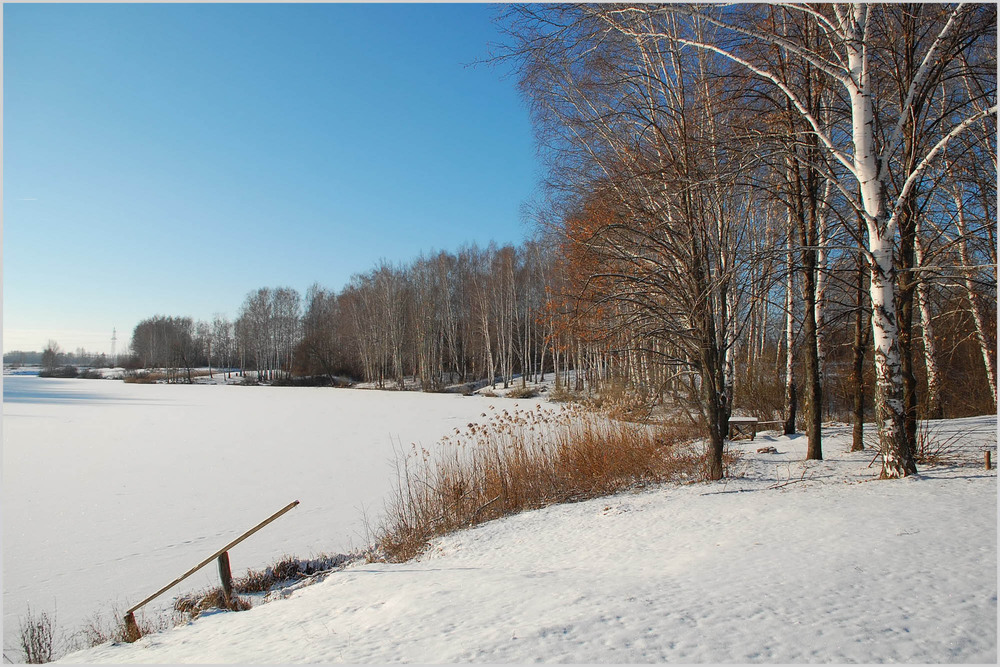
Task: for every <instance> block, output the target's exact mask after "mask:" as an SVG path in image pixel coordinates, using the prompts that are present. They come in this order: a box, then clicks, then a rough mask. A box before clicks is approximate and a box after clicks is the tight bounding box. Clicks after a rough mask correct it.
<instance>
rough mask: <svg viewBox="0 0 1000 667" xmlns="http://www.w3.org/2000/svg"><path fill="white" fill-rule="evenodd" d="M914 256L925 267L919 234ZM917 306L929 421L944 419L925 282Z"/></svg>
mask: <svg viewBox="0 0 1000 667" xmlns="http://www.w3.org/2000/svg"><path fill="white" fill-rule="evenodd" d="M914 241H915V242H914V254H915V257H916V260H917V266H920V267H923V266H924V249H923V242H922V241H921V240H920V236H919V234H918V235H917V236H916V237H915V239H914ZM917 306H918V307H919V309H920V329H921V331H922V332H923V342H924V368H925V369H926V371H927V415H926V418H927V419H943V418H944V406H943V405H942V403H941V371H940V370H939V369H938V365H937V350H936V343H935V341H934V325H933V321H932V319H931V307H930V301H929V299H928V298H927V285H926V283H925V282H924V281H923V280H918V281H917Z"/></svg>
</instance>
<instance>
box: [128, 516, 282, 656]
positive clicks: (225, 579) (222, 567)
mask: <svg viewBox="0 0 1000 667" xmlns="http://www.w3.org/2000/svg"><path fill="white" fill-rule="evenodd" d="M298 504H299V501H297V500H296V501H295V502H291V503H289V504H287V505H285V506H284V507H283V508H282V509H280V510H278V511H277V512H275V513H274V514H272V515H271V516H269V517H267V518H266V519H264V520H263V521H261V522H260V523H258V524H257V525H256V526H254V527H253V528H251V529H250V530H248V531H247V532H245V533H243V534H242V535H240V536H239V537H237V538H236V539H235V540H233V541H232V542H230V543H229V544H227V545H226V546H224V547H222V548H221V549H219V550H218V551H216V552H215V553H214V554H212V555H211V556H209V557H208V558H206V559H205V560H203V561H201V562H200V563H198V564H197V565H195V566H194V567H192V568H191V569H190V570H188V571H187V572H185V573H184V574H182V575H181V576H179V577H177V578H176V579H174V580H173V581H171V582H170V583H169V584H167V585H166V586H164V587H163V588H161V589H160V590H158V591H156V592H155V593H153V594H152V595H150V596H149V597H147V598H146V599H145V600H143V601H142V602H140V603H139V604H135V605H132V606H131V607H130V608H129V609H128V610H127V611H126V612H125V618H124V619H123V620H124V621H125V637H126V639H127V641H130V642H134V641H136V640H137V639H139V638H140V637H142V633H141V632H140V631H139V625H138V624H137V623H136V622H135V611H136V610H137V609H139V607H142V606H143V605H145V604H146V603H148V602H150V601H152V600H154V599H156V598H157V597H159V596H160V595H162V594H163V593H165V592H166V591H168V590H170V589H171V588H173V587H174V586H176V585H177V584H179V583H181V582H182V581H184V580H185V579H187V578H188V577H190V576H191V575H192V574H194V573H195V572H197V571H198V570H200V569H201V568H203V567H205V566H206V565H208V564H209V563H211V562H212V561H213V560H217V561H218V563H219V578H220V579H221V580H222V592H223V594H224V595H225V598H226V604H229V600H230V597H231V596H232V594H233V573H232V571H231V570H230V569H229V550H230V549H232V548H233V547H235V546H236V545H237V544H239V543H240V542H242V541H243V540H245V539H247V538H248V537H250V536H251V535H253V534H254V533H256V532H257V531H258V530H260V529H261V528H263V527H264V526H266V525H267V524H269V523H271V522H272V521H274V520H275V519H277V518H278V517H280V516H281V515H283V514H285V513H286V512H288V511H289V510H291V509H292V508H293V507H295V506H296V505H298Z"/></svg>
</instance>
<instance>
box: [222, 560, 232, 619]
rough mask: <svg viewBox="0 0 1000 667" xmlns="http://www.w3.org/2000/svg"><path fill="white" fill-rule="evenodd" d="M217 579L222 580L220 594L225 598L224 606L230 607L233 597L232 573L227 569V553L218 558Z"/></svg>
mask: <svg viewBox="0 0 1000 667" xmlns="http://www.w3.org/2000/svg"><path fill="white" fill-rule="evenodd" d="M219 578H220V579H222V594H223V595H225V596H226V606H227V607H229V606H230V600H231V599H232V597H233V572H232V570H230V569H229V552H228V551H225V552H223V553H222V555H221V556H219Z"/></svg>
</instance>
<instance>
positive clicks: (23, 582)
mask: <svg viewBox="0 0 1000 667" xmlns="http://www.w3.org/2000/svg"><path fill="white" fill-rule="evenodd" d="M537 402H538V401H537V400H534V401H533V400H521V401H517V404H518V405H520V406H522V407H533V406H534V404H535V403H537ZM514 403H515V402H514V401H511V400H505V399H496V398H494V399H486V398H480V397H463V396H460V395H457V394H450V395H439V394H422V393H417V392H382V391H360V390H349V389H332V388H300V387H240V386H211V385H163V384H150V385H136V384H125V383H123V382H120V381H114V380H82V379H49V378H38V377H17V376H5V377H4V403H3V423H2V427H3V509H2V513H3V612H4V613H3V628H4V649H5V651H7V650H10V653H11V654H16V653H18V650H17V645H18V643H17V633H18V625H19V620H20V619H21V618H22V617H24V615H25V612H26V610H27V608H28V605H29V604H30V607H31V610H32V612H33V613H34V614H38V613H41V612H45V613H47V614H48V615H49V616H50V617H51V616H53V615H54V616H55V618H56V622H57V624H58V626H59V627H60V629H61V630H60V636H61V637H62V638H64V639H65V638H68V636H69V635H71V634H72V633H74V632H76V631H78V630H79V629H81V627H82V626H84V625H85V624H86V623H88V622H89V621H90V620H91V619H92V617H93V615H94V614H95V613H98V612H99V613H102V614H103V615H104V616H105V618H108V617H109V616H110V613H111V612H112V611H113V610H115V609H117V610H118V611H119V612H121V611H124V610H125V609H126V608H128V607H129V606H130V605H132V604H134V603H137V602H139V601H140V600H142V599H143V598H144V597H146V596H147V595H149V594H151V593H153V592H155V591H156V590H157V589H158V588H160V587H161V586H164V585H166V584H167V583H169V582H171V581H172V580H174V579H175V578H177V577H178V576H180V575H181V574H183V573H184V572H186V571H187V570H188V569H190V568H191V567H193V566H194V565H196V564H197V563H199V562H200V561H202V560H203V559H205V558H206V557H208V556H210V555H211V554H212V553H213V552H215V551H216V550H217V549H220V548H222V547H223V546H225V545H226V544H227V543H228V542H230V541H231V540H233V539H235V538H236V537H238V536H239V535H240V534H241V533H243V532H244V531H246V530H248V529H250V528H251V527H253V526H254V525H256V524H257V523H258V522H260V521H262V520H263V519H265V518H266V517H268V516H269V515H271V514H272V513H274V512H276V511H277V510H279V509H281V508H282V507H284V506H285V505H286V504H288V503H289V502H291V501H293V500H299V501H300V502H301V504H300V505H299V506H298V507H296V508H295V509H293V510H292V511H291V512H289V513H288V514H286V515H284V516H283V517H281V518H280V519H278V520H277V521H275V522H274V523H272V524H270V525H269V526H267V527H265V528H264V529H262V530H261V531H260V532H259V533H257V534H255V535H253V536H252V537H250V538H249V539H248V540H247V541H245V542H243V543H241V544H240V545H238V546H236V547H235V548H233V549H232V550H231V551H230V554H229V555H230V560H231V563H232V568H233V574H234V576H237V577H238V576H240V575H241V574H242V573H243V572H245V571H246V569H247V568H254V569H263V568H265V567H266V566H268V565H270V564H271V563H272V562H274V561H275V560H276V559H278V558H280V557H282V556H283V555H292V556H299V557H302V558H307V557H311V556H315V555H319V554H323V553H331V554H332V553H345V552H348V551H351V550H355V549H360V548H361V547H363V546H365V545H366V544H367V540H368V537H367V535H366V531H365V518H364V517H365V515H367V517H368V520H369V521H370V522H371V523H372V524H376V523H377V521H378V518H379V516H380V515H381V514H382V510H383V502H384V500H385V499H386V497H387V495H388V494H389V493H390V491H391V490H392V488H393V487H394V485H395V483H396V472H395V466H394V459H395V452H396V451H397V450H399V449H400V448H402V449H403V450H405V451H409V450H410V446H411V443H418V444H420V445H422V446H424V447H427V448H428V449H433V446H434V445H435V443H437V442H438V440H439V439H440V438H441V437H442V436H444V435H446V434H449V433H453V432H454V429H455V428H464V427H465V426H466V424H468V423H470V422H472V421H477V420H480V419H481V417H480V415H481V414H482V413H483V412H484V411H486V410H487V409H488V407H489V406H490V405H497V406H498V407H500V406H501V405H502V406H503V407H510V406H512V405H514ZM215 585H218V573H217V569H216V567H215V565H214V564H210V565H208V566H206V567H205V568H203V569H202V570H201V571H199V572H198V573H197V574H195V575H193V576H192V577H191V578H189V579H187V580H186V581H184V582H183V583H181V584H180V585H178V586H175V587H174V588H173V589H171V590H170V591H168V592H167V593H165V594H164V595H163V596H161V597H160V598H158V599H157V600H155V601H153V602H152V603H150V605H149V606H148V607H146V608H144V611H148V612H149V613H150V614H153V615H155V614H156V613H157V611H158V610H161V609H165V608H167V607H169V606H170V605H171V604H172V601H173V599H174V598H175V597H177V596H178V595H179V594H183V593H186V592H190V591H196V590H200V589H204V588H206V587H208V586H215ZM11 649H12V650H11Z"/></svg>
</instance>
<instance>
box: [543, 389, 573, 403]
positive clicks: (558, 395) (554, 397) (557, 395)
mask: <svg viewBox="0 0 1000 667" xmlns="http://www.w3.org/2000/svg"><path fill="white" fill-rule="evenodd" d="M577 398H578V396H577V395H576V394H574V393H573V392H572V391H570V390H569V389H568V388H567V387H566V385H564V384H561V385H559V386H558V387H553V388H552V391H550V392H549V400H550V401H552V402H553V403H569V402H570V401H575V400H577Z"/></svg>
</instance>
